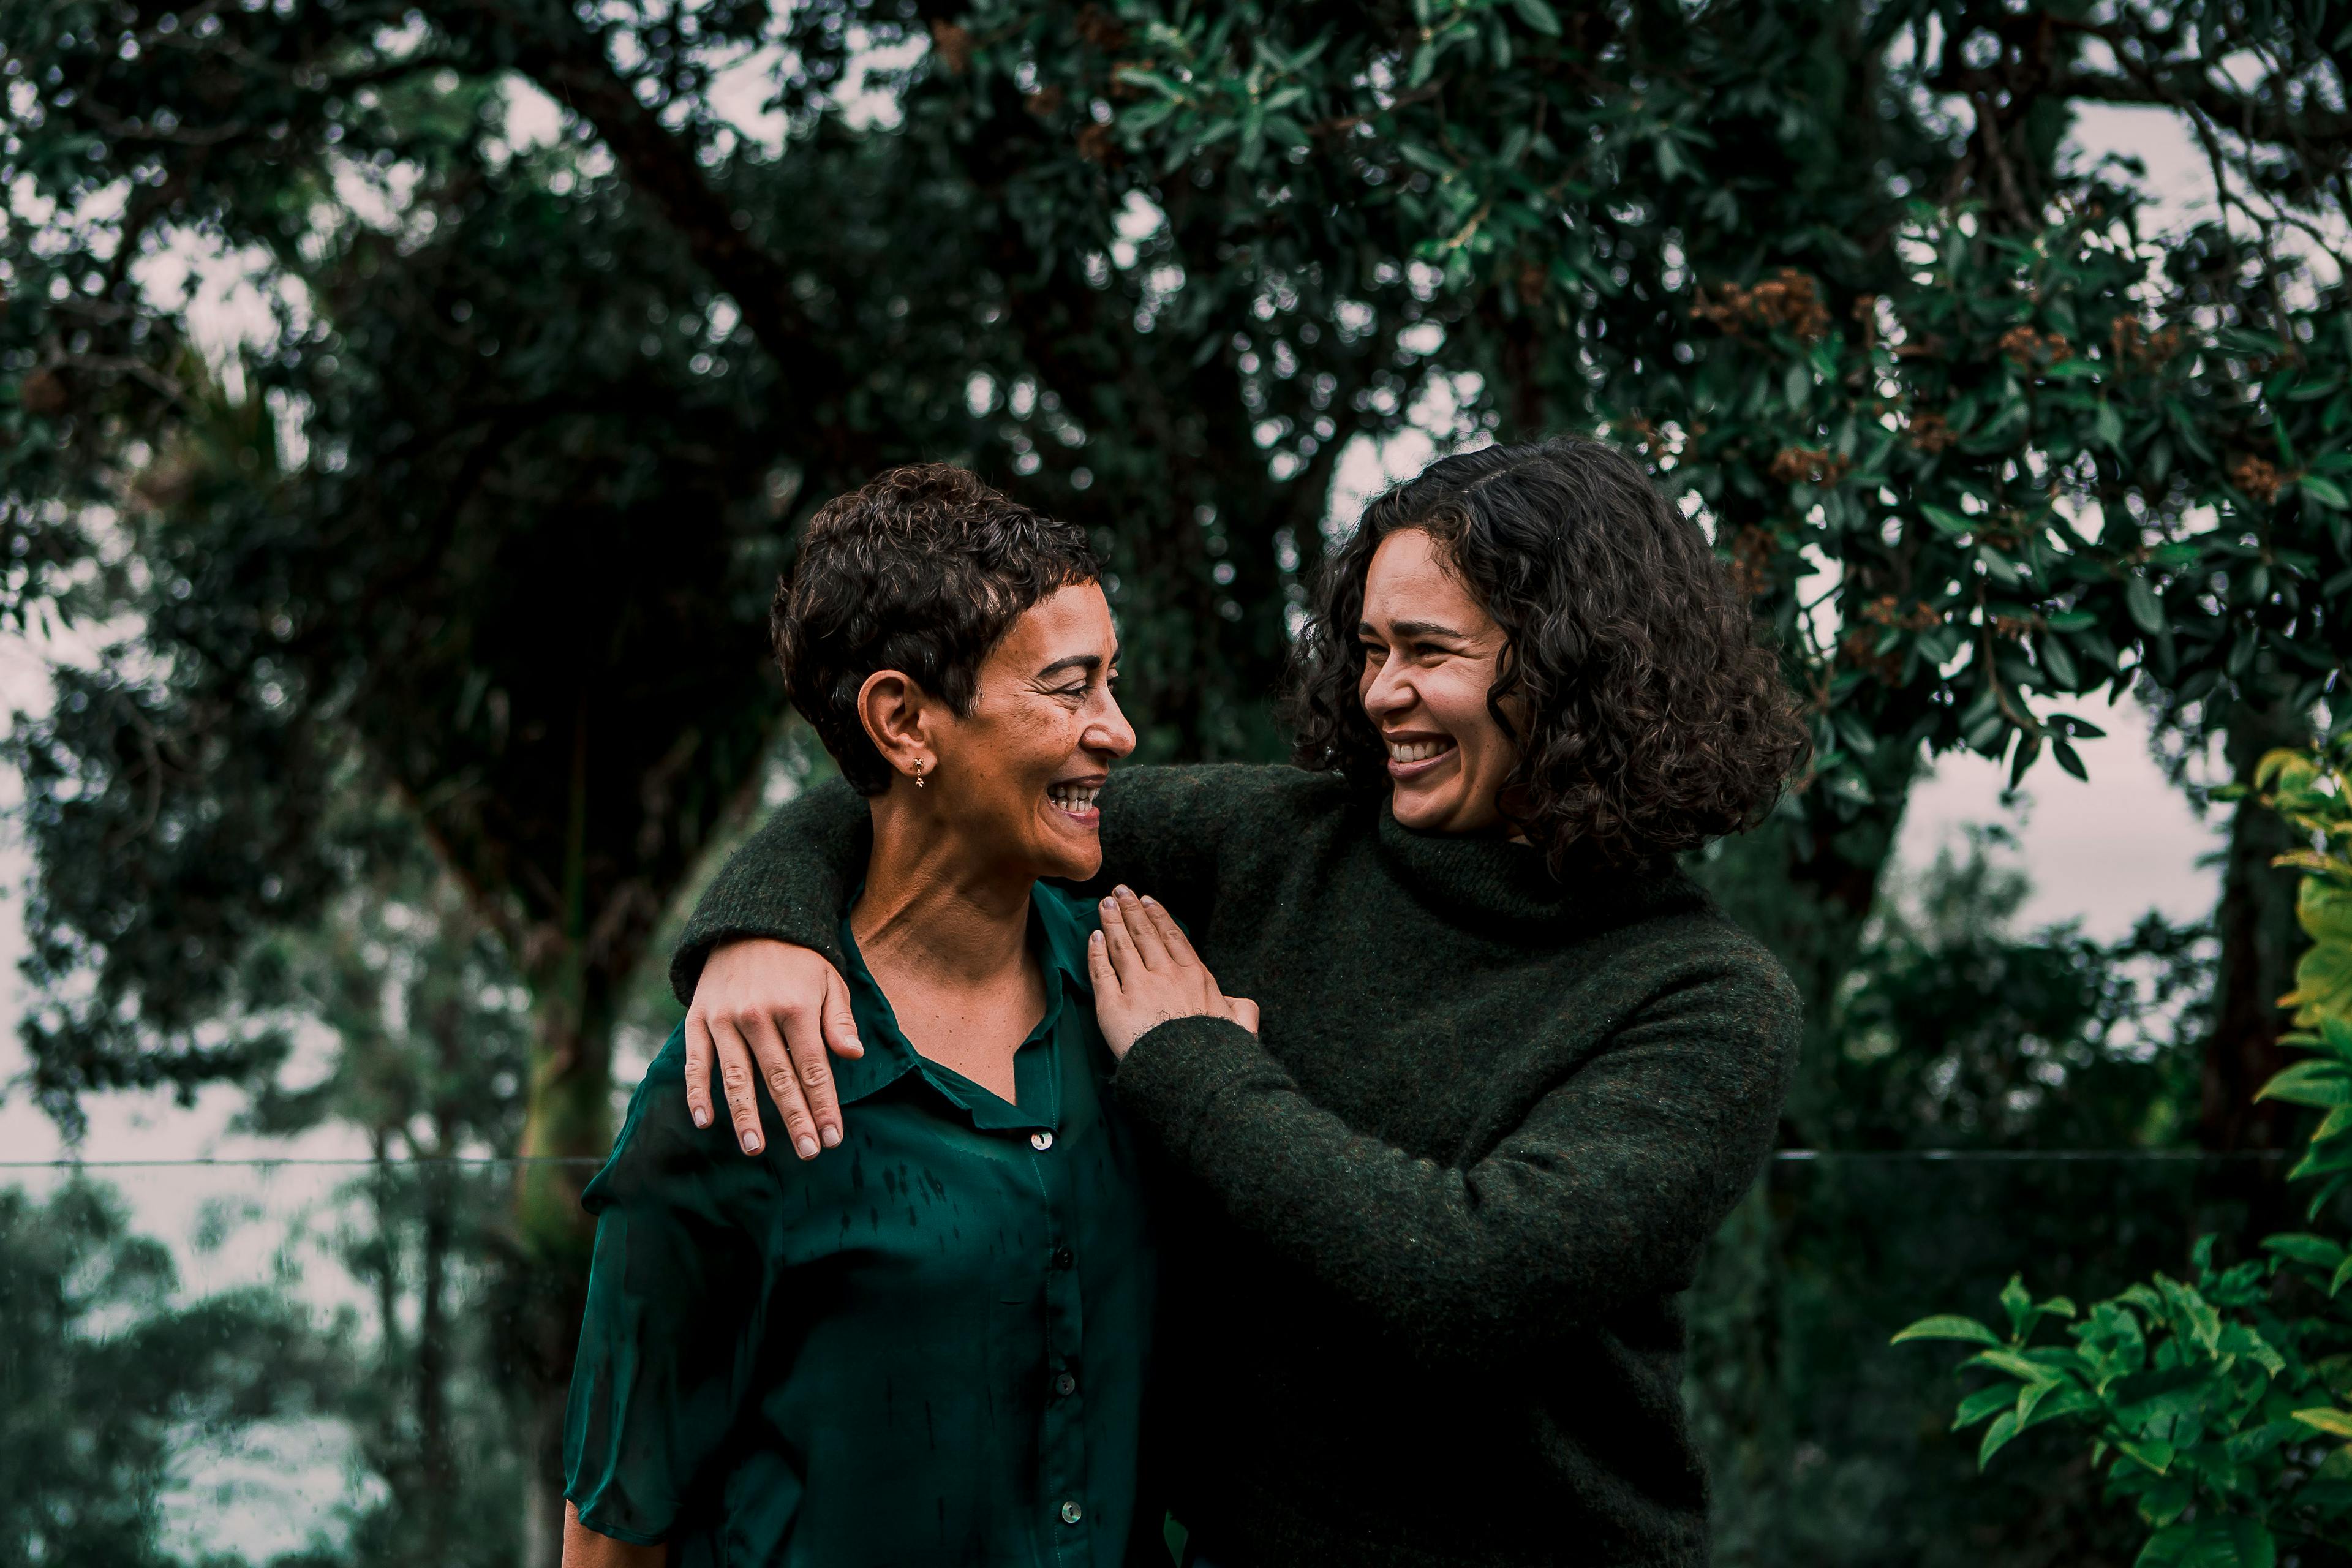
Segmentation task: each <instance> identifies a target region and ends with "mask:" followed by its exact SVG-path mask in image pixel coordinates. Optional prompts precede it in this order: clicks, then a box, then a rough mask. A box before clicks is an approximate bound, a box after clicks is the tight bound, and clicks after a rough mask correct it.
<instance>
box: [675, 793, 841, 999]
mask: <svg viewBox="0 0 2352 1568" xmlns="http://www.w3.org/2000/svg"><path fill="white" fill-rule="evenodd" d="M871 831H872V818H871V817H870V816H868V814H867V812H866V803H865V801H863V800H862V799H860V798H859V797H858V794H857V792H856V790H854V789H852V788H850V787H849V784H848V783H847V782H846V781H845V780H843V779H840V778H830V779H827V780H825V781H824V783H822V784H812V785H811V786H810V787H809V788H807V789H805V790H803V791H802V792H801V794H800V795H798V796H796V797H795V798H793V799H792V800H789V801H786V802H785V803H784V804H783V805H780V806H778V807H777V808H776V810H775V812H774V814H773V815H772V816H770V817H769V818H768V820H767V821H766V823H764V824H763V825H761V828H760V830H759V831H758V832H757V833H754V834H753V835H752V836H751V837H750V838H749V839H747V840H745V842H744V843H743V845H742V847H740V848H739V849H737V850H736V851H735V853H734V854H732V855H730V856H729V857H728V858H727V864H726V865H724V866H722V867H720V868H719V875H718V876H716V877H714V878H712V879H710V886H709V887H708V888H706V889H703V892H702V897H701V898H700V899H698V900H696V901H695V906H694V913H693V915H692V916H691V917H690V918H689V919H688V921H687V923H686V931H685V934H684V935H682V936H681V937H679V939H678V943H677V952H674V953H673V954H671V956H670V962H669V984H670V990H671V991H672V992H673V993H674V994H676V995H677V999H678V1000H679V1001H680V1002H682V1003H687V1004H689V1005H690V1004H691V1003H692V1002H693V1000H694V986H695V982H696V981H697V980H698V979H700V978H701V975H702V964H703V961H704V960H705V959H707V958H709V956H710V950H711V949H712V948H714V947H717V946H719V944H720V943H722V942H734V941H738V940H740V939H741V938H745V937H765V938H768V939H769V940H771V941H774V942H791V943H793V945H795V946H798V947H806V948H814V950H815V951H817V952H821V953H823V954H824V956H825V958H826V959H827V960H828V961H829V962H831V963H833V964H834V965H835V967H836V968H838V967H839V966H840V964H841V952H840V944H839V942H837V940H836V933H835V922H836V921H839V920H840V918H841V911H842V909H843V907H844V906H845V905H846V904H847V903H848V902H849V895H850V893H851V891H852V890H853V889H856V886H857V881H858V879H859V878H860V877H862V876H864V875H865V873H866V848H867V844H868V841H869V838H870V837H871Z"/></svg>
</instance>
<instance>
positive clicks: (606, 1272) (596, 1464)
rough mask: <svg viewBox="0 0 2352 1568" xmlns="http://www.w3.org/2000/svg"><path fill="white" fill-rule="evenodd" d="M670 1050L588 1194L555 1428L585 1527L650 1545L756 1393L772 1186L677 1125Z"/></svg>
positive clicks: (681, 1122) (682, 1098)
mask: <svg viewBox="0 0 2352 1568" xmlns="http://www.w3.org/2000/svg"><path fill="white" fill-rule="evenodd" d="M681 1038H682V1037H681V1036H678V1035H673V1036H672V1037H671V1038H670V1043H669V1045H668V1046H667V1047H665V1048H664V1050H663V1051H662V1053H661V1055H660V1056H659V1057H657V1058H655V1061H654V1065H653V1067H652V1068H651V1069H650V1070H649V1071H648V1072H647V1073H646V1080H645V1082H644V1083H643V1084H641V1085H640V1086H639V1087H638V1089H637V1093H636V1097H635V1100H634V1101H633V1102H632V1103H631V1105H630V1108H629V1117H628V1121H627V1122H626V1124H625V1126H624V1127H623V1129H622V1132H621V1137H620V1140H619V1142H618V1143H617V1144H616V1145H615V1146H614V1151H613V1157H612V1159H611V1160H610V1161H609V1162H608V1163H606V1164H605V1166H604V1169H603V1170H602V1171H600V1172H599V1173H597V1174H596V1177H595V1179H594V1180H593V1182H591V1183H590V1184H589V1185H588V1188H587V1191H586V1192H585V1193H584V1194H583V1199H582V1201H583V1204H584V1205H586V1206H587V1208H588V1209H589V1211H590V1212H591V1213H593V1214H594V1215H596V1250H595V1258H594V1261H593V1265H592V1266H591V1268H590V1270H589V1276H588V1301H587V1308H586V1311H585V1313H584V1314H583V1319H582V1322H581V1328H580V1346H579V1353H578V1357H577V1359H576V1360H575V1362H574V1363H573V1367H572V1397H571V1403H570V1405H569V1407H568V1409H567V1411H566V1413H565V1420H564V1445H563V1447H564V1495H565V1496H566V1497H567V1498H569V1499H570V1500H572V1502H573V1503H574V1504H575V1505H576V1506H577V1507H578V1508H579V1510H580V1520H581V1522H582V1523H583V1524H585V1525H586V1526H587V1527H588V1528H589V1529H591V1530H593V1531H596V1532H597V1533H598V1534H600V1535H607V1536H611V1537H612V1538H614V1540H616V1541H626V1542H634V1543H636V1544H639V1545H650V1544H653V1543H655V1542H660V1541H663V1540H665V1539H667V1536H668V1535H669V1534H670V1532H671V1531H672V1530H673V1528H674V1527H675V1526H676V1525H677V1522H678V1520H679V1515H680V1512H681V1510H684V1509H685V1508H687V1507H688V1504H689V1502H690V1501H691V1500H692V1499H693V1498H694V1497H695V1495H696V1494H697V1492H698V1489H701V1488H704V1487H707V1486H709V1485H710V1484H711V1483H713V1482H714V1481H715V1480H716V1478H715V1477H711V1476H709V1475H708V1474H707V1469H708V1467H709V1465H710V1462H711V1461H712V1459H713V1458H714V1457H716V1456H717V1455H718V1453H719V1448H720V1447H721V1446H722V1445H723V1444H724V1442H725V1440H726V1438H727V1436H728V1433H729V1431H730V1429H731V1428H732V1427H733V1426H734V1425H735V1422H736V1419H737V1417H738V1415H740V1411H741V1409H742V1407H743V1404H744V1402H745V1400H746V1399H747V1398H748V1397H749V1396H750V1394H751V1392H752V1384H753V1374H754V1370H755V1365H756V1362H757V1355H758V1348H759V1345H760V1343H761V1319H762V1317H763V1316H764V1310H763V1306H764V1298H765V1295H766V1293H767V1290H768V1286H769V1281H768V1279H767V1277H766V1266H765V1263H764V1261H763V1258H764V1257H765V1255H766V1254H767V1253H768V1252H769V1251H770V1250H771V1249H770V1248H768V1247H765V1246H763V1241H762V1237H761V1227H762V1226H763V1225H764V1224H765V1222H766V1218H767V1215H768V1213H769V1210H770V1204H769V1202H768V1201H767V1194H772V1191H773V1177H772V1173H770V1172H769V1171H768V1169H767V1167H766V1166H765V1164H764V1163H762V1162H758V1161H746V1160H743V1159H740V1157H737V1158H726V1159H722V1158H719V1157H717V1156H718V1154H719V1152H724V1153H726V1154H729V1155H731V1154H732V1152H733V1150H732V1146H731V1145H715V1144H713V1142H712V1141H711V1140H710V1139H709V1137H708V1136H707V1135H704V1134H702V1133H700V1132H699V1131H698V1129H696V1128H695V1126H694V1125H693V1123H692V1122H691V1121H689V1120H688V1116H687V1111H686V1091H685V1086H684V1082H683V1079H682V1078H681V1075H680V1070H679V1063H680V1059H681V1045H680V1042H681Z"/></svg>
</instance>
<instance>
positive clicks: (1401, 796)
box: [1389, 790, 1453, 833]
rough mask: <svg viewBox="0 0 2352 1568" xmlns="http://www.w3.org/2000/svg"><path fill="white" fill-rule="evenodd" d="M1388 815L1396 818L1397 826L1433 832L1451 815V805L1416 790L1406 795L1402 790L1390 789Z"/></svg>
mask: <svg viewBox="0 0 2352 1568" xmlns="http://www.w3.org/2000/svg"><path fill="white" fill-rule="evenodd" d="M1389 815H1390V816H1393V817H1395V818H1396V819H1397V826H1399V827H1410V828H1412V829H1413V830H1414V831H1416V832H1420V833H1433V832H1436V831H1438V830H1439V829H1441V828H1443V827H1444V826H1445V821H1446V818H1447V817H1448V816H1452V815H1453V807H1452V804H1451V803H1450V802H1447V801H1442V800H1434V799H1432V798H1431V797H1430V796H1428V795H1422V794H1420V793H1418V792H1415V793H1413V794H1410V795H1408V794H1406V793H1405V792H1404V791H1403V790H1391V791H1390V792H1389Z"/></svg>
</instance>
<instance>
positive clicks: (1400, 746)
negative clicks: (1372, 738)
mask: <svg viewBox="0 0 2352 1568" xmlns="http://www.w3.org/2000/svg"><path fill="white" fill-rule="evenodd" d="M1453 749H1454V742H1451V741H1408V742H1402V743H1400V742H1395V741H1391V742H1389V761H1391V762H1392V763H1425V762H1427V761H1429V759H1430V758H1432V757H1434V756H1438V755H1440V754H1442V753H1444V752H1450V751H1452V750H1453Z"/></svg>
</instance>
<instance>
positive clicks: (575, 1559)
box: [563, 1502, 669, 1568]
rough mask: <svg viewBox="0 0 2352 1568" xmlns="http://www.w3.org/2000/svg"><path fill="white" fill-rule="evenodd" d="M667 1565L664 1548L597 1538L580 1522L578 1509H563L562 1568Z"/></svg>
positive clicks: (567, 1505) (566, 1506)
mask: <svg viewBox="0 0 2352 1568" xmlns="http://www.w3.org/2000/svg"><path fill="white" fill-rule="evenodd" d="M668 1561H669V1548H668V1547H667V1546H664V1545H660V1544H655V1545H651V1546H640V1545H638V1544H636V1543H635V1542H628V1541H615V1540H614V1539H613V1538H612V1537H611V1536H609V1535H599V1534H597V1533H596V1532H595V1531H593V1530H591V1529H589V1528H588V1527H587V1526H586V1525H584V1524H583V1523H581V1522H580V1510H579V1509H578V1508H576V1507H574V1506H573V1505H572V1504H571V1503H568V1502H567V1503H565V1504H564V1505H563V1568H663V1565H664V1564H665V1563H667V1562H668Z"/></svg>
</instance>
